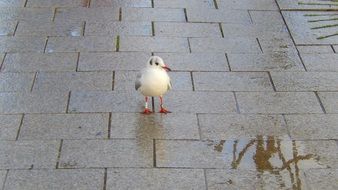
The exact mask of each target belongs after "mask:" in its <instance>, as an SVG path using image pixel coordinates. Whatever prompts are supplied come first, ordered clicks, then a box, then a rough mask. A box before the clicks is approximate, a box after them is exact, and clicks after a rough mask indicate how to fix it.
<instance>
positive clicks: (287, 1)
mask: <svg viewBox="0 0 338 190" xmlns="http://www.w3.org/2000/svg"><path fill="white" fill-rule="evenodd" d="M277 2H278V4H279V6H280V9H282V10H321V9H322V10H338V7H337V6H334V5H338V4H337V3H335V2H334V1H332V0H329V1H316V0H302V1H298V2H297V1H293V0H277Z"/></svg>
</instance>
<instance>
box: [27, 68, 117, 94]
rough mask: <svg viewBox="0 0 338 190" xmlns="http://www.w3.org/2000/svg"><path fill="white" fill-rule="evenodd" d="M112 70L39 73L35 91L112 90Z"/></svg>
mask: <svg viewBox="0 0 338 190" xmlns="http://www.w3.org/2000/svg"><path fill="white" fill-rule="evenodd" d="M112 83H113V73H112V72H82V73H77V72H58V73H47V72H46V73H38V75H37V77H36V80H35V84H34V87H33V91H51V90H53V91H71V90H111V89H112Z"/></svg>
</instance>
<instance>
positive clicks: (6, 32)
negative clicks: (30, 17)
mask: <svg viewBox="0 0 338 190" xmlns="http://www.w3.org/2000/svg"><path fill="white" fill-rule="evenodd" d="M16 25H17V22H16V21H0V36H13V35H14V31H15V27H16Z"/></svg>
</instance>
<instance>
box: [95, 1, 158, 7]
mask: <svg viewBox="0 0 338 190" xmlns="http://www.w3.org/2000/svg"><path fill="white" fill-rule="evenodd" d="M90 7H151V0H137V1H135V0H91V1H90Z"/></svg>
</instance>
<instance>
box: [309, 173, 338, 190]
mask: <svg viewBox="0 0 338 190" xmlns="http://www.w3.org/2000/svg"><path fill="white" fill-rule="evenodd" d="M305 176H306V179H307V183H308V184H309V186H310V187H311V189H337V188H338V184H337V181H338V170H337V169H310V170H306V171H305Z"/></svg>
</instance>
